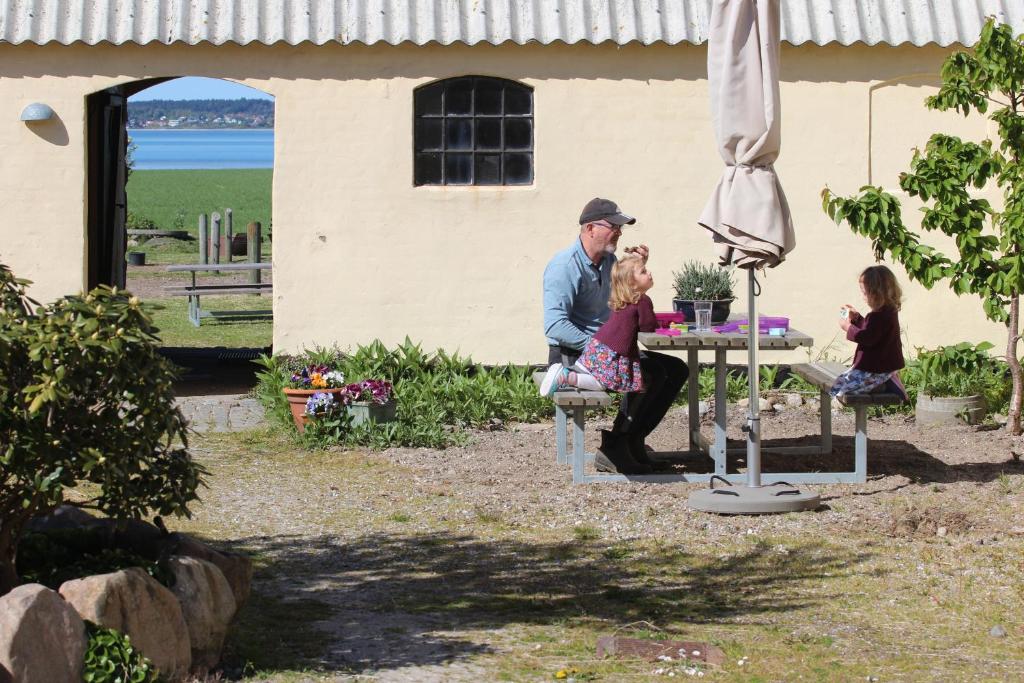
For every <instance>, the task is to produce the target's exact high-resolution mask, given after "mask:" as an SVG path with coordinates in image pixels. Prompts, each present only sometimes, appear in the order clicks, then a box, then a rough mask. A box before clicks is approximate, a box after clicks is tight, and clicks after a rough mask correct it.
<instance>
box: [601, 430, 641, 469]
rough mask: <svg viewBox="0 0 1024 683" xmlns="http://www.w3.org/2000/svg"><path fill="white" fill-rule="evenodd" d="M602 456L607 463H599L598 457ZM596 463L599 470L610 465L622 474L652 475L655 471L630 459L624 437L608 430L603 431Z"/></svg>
mask: <svg viewBox="0 0 1024 683" xmlns="http://www.w3.org/2000/svg"><path fill="white" fill-rule="evenodd" d="M602 455H603V456H604V460H606V461H607V462H599V461H598V456H602ZM594 463H595V465H597V466H598V468H600V467H602V466H603V467H607V466H608V465H609V464H610V465H611V466H612V467H613V468H614V469H615V471H616V472H619V473H620V474H650V473H651V472H652V471H653V470H651V468H650V467H648V466H647V465H643V464H641V463H638V462H637V461H635V460H633V458H632V457H630V455H629V446H628V445H627V444H626V438H625V437H624V436H623V435H621V434H614V433H612V432H609V431H608V430H606V429H602V430H601V445H600V446H599V447H598V449H597V453H596V454H595V457H594ZM602 471H607V470H602Z"/></svg>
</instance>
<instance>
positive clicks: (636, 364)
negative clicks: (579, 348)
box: [577, 339, 644, 392]
mask: <svg viewBox="0 0 1024 683" xmlns="http://www.w3.org/2000/svg"><path fill="white" fill-rule="evenodd" d="M577 363H578V364H579V365H581V366H583V367H584V368H586V370H587V372H589V373H590V374H591V375H593V376H594V377H595V378H597V381H598V382H600V383H601V386H603V387H604V388H605V389H608V390H609V391H627V392H628V391H643V389H644V379H643V375H642V374H641V373H640V361H639V360H633V359H632V358H630V357H629V356H626V355H623V354H619V353H616V352H615V351H614V350H613V349H612V348H611V347H610V346H608V345H607V344H602V343H601V342H599V341H597V340H596V339H591V340H590V342H589V343H588V344H587V347H586V348H585V349H584V350H583V355H581V356H580V359H579V360H578V361H577Z"/></svg>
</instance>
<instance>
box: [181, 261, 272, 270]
mask: <svg viewBox="0 0 1024 683" xmlns="http://www.w3.org/2000/svg"><path fill="white" fill-rule="evenodd" d="M209 270H243V271H244V270H272V265H271V264H270V263H266V262H260V263H194V264H193V263H187V264H186V263H176V264H172V265H169V266H167V271H168V272H170V273H201V272H205V271H209Z"/></svg>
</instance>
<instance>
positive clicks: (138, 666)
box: [82, 621, 162, 683]
mask: <svg viewBox="0 0 1024 683" xmlns="http://www.w3.org/2000/svg"><path fill="white" fill-rule="evenodd" d="M85 628H86V633H87V634H88V637H89V642H88V645H87V646H86V650H85V668H84V670H83V671H82V680H83V681H85V683H155V682H157V681H160V680H162V679H161V677H160V674H159V672H158V671H157V670H156V669H155V668H154V667H153V662H151V661H149V659H148V658H147V657H146V656H145V655H144V654H142V653H141V652H139V651H138V650H136V649H135V648H134V647H132V642H131V639H130V638H129V637H128V636H127V635H125V634H123V633H120V632H118V631H115V630H113V629H109V628H103V627H102V626H98V625H97V624H94V623H93V622H91V621H86V622H85Z"/></svg>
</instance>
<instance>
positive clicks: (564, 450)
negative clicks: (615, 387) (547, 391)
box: [533, 371, 612, 484]
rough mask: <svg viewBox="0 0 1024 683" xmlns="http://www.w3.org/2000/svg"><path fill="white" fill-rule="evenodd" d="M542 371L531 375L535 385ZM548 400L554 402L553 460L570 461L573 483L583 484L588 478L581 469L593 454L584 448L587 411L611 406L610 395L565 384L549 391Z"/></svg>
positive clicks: (541, 376)
mask: <svg viewBox="0 0 1024 683" xmlns="http://www.w3.org/2000/svg"><path fill="white" fill-rule="evenodd" d="M544 374H545V373H544V371H540V372H535V373H534V374H533V381H534V382H535V383H536V384H537V386H538V387H539V386H540V383H541V382H542V381H544ZM551 402H552V403H554V404H555V444H556V455H555V459H556V461H557V462H558V464H560V465H564V464H566V463H570V462H571V463H572V469H573V472H572V479H573V483H575V484H578V483H582V482H584V481H586V478H587V475H586V474H584V472H583V465H584V463H586V462H593V460H594V454H593V453H587V452H586V451H585V450H584V448H583V439H584V433H585V431H584V420H585V419H586V414H587V411H588V410H596V409H597V408H603V407H605V406H609V405H611V403H612V397H611V394H609V393H608V392H606V391H583V390H580V389H577V388H575V387H573V388H568V387H567V388H565V389H562V390H560V391H556V392H555V393H554V394H552V396H551ZM570 416H571V417H572V457H571V458H570V456H569V451H568V433H569V417H570Z"/></svg>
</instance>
